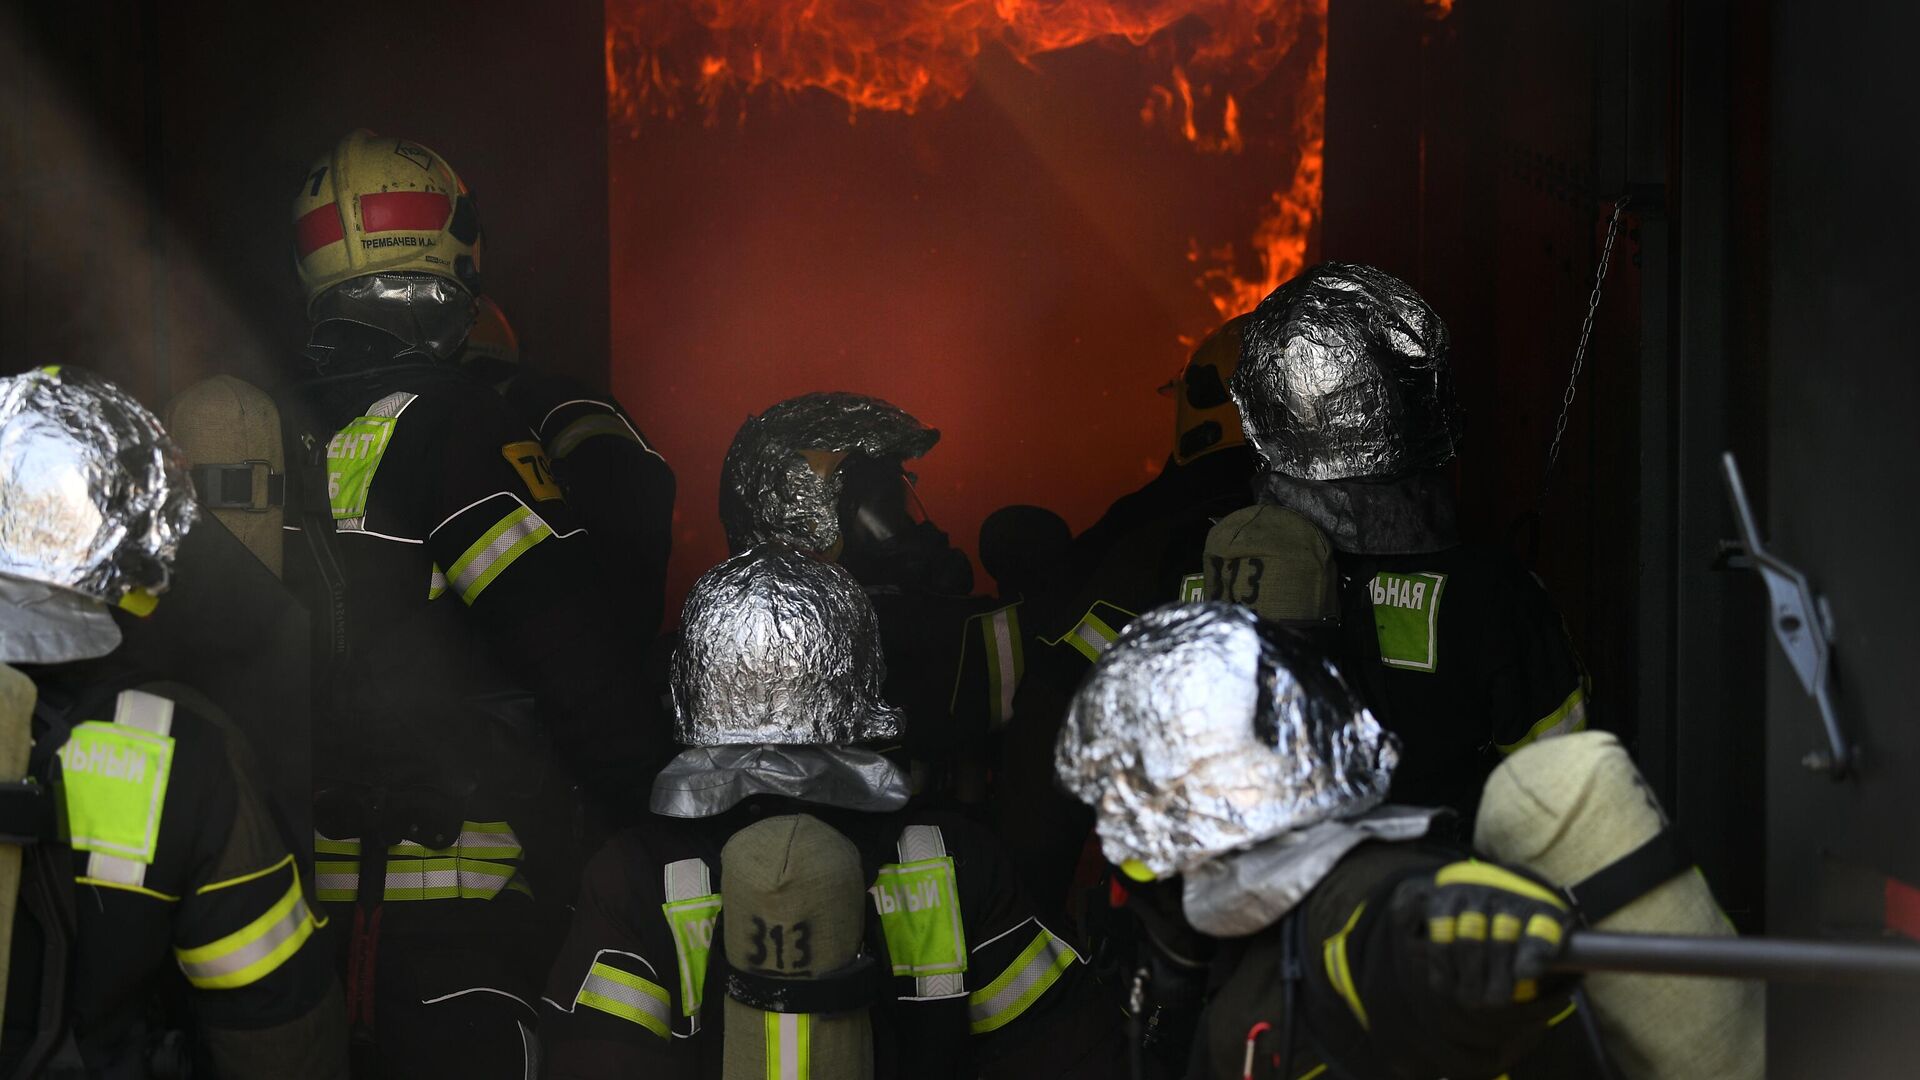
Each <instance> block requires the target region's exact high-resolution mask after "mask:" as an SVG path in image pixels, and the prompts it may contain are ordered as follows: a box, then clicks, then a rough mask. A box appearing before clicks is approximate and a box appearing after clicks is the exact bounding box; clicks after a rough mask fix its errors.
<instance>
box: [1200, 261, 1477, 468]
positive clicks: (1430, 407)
mask: <svg viewBox="0 0 1920 1080" xmlns="http://www.w3.org/2000/svg"><path fill="white" fill-rule="evenodd" d="M1241 335H1242V336H1241V346H1240V367H1239V369H1238V370H1237V371H1235V372H1234V374H1233V379H1232V381H1231V383H1230V384H1229V389H1230V391H1231V392H1232V394H1233V400H1234V402H1235V404H1237V405H1239V406H1240V420H1241V428H1242V430H1244V431H1245V432H1246V436H1247V441H1248V442H1249V443H1251V444H1252V445H1253V448H1254V450H1255V452H1257V453H1258V454H1259V455H1260V458H1261V460H1262V461H1264V462H1265V463H1266V467H1267V468H1268V469H1271V470H1274V471H1277V472H1281V473H1285V474H1286V475H1288V476H1293V477H1298V478H1300V479H1303V480H1346V479H1352V478H1355V477H1368V476H1375V477H1391V476H1399V475H1401V474H1404V473H1407V472H1411V471H1413V470H1416V469H1426V468H1433V467H1435V466H1438V465H1443V464H1445V463H1447V462H1448V461H1451V460H1452V459H1453V456H1454V453H1455V451H1456V449H1457V447H1458V445H1459V442H1460V407H1459V403H1458V402H1457V401H1456V400H1455V398H1454V392H1453V372H1452V369H1451V368H1450V367H1449V365H1448V360H1447V352H1448V336H1447V326H1446V324H1445V323H1444V322H1442V321H1441V320H1440V316H1439V315H1437V314H1435V313H1434V310H1433V309H1432V308H1431V307H1428V306H1427V302H1426V301H1425V300H1423V299H1421V297H1420V294H1419V293H1417V292H1415V291H1414V290H1413V287H1412V286H1411V285H1408V284H1407V283H1406V282H1404V281H1401V280H1400V279H1399V278H1396V277H1394V276H1393V275H1391V274H1387V273H1384V272H1382V271H1380V270H1376V269H1374V268H1373V267H1371V266H1361V265H1359V264H1357V263H1321V264H1320V265H1319V266H1315V267H1312V268H1311V269H1309V270H1306V271H1305V272H1303V273H1301V274H1300V276H1298V277H1296V278H1294V279H1293V280H1291V281H1289V282H1287V283H1286V284H1284V285H1282V286H1280V287H1279V288H1278V289H1275V290H1274V291H1273V292H1272V293H1271V294H1270V295H1268V297H1267V298H1266V299H1265V300H1262V301H1260V306H1259V307H1257V308H1255V309H1254V311H1253V314H1252V315H1251V316H1250V317H1249V318H1248V320H1247V322H1246V324H1245V326H1244V327H1243V328H1242V332H1241Z"/></svg>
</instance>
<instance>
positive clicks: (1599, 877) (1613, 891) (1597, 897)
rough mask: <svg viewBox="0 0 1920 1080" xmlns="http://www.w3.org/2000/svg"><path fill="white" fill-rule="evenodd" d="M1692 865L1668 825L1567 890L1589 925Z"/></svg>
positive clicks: (1684, 848) (1676, 836) (1690, 867)
mask: <svg viewBox="0 0 1920 1080" xmlns="http://www.w3.org/2000/svg"><path fill="white" fill-rule="evenodd" d="M1692 868H1693V860H1692V859H1691V858H1689V857H1688V856H1687V850H1686V846H1685V845H1684V844H1682V843H1681V842H1680V835H1679V833H1677V832H1675V831H1674V829H1673V827H1672V826H1670V825H1669V826H1666V827H1664V828H1662V829H1661V830H1660V831H1659V832H1657V833H1654V834H1653V836H1651V837H1650V838H1648V840H1647V842H1646V843H1644V844H1641V845H1640V846H1639V847H1637V848H1635V849H1633V850H1632V851H1630V852H1628V853H1627V854H1625V855H1622V856H1621V857H1620V858H1618V859H1615V860H1614V861H1613V862H1610V863H1608V864H1607V865H1606V866H1603V867H1601V868H1600V869H1598V870H1596V871H1594V872H1593V873H1592V874H1589V875H1588V876H1587V877H1586V878H1585V879H1584V880H1582V881H1580V882H1577V883H1576V884H1573V885H1569V886H1567V889H1566V892H1567V895H1568V896H1569V897H1571V898H1572V899H1573V906H1574V908H1575V910H1577V911H1579V912H1580V917H1581V918H1582V919H1585V920H1586V921H1587V924H1588V925H1592V924H1594V923H1597V922H1599V921H1600V920H1602V919H1604V918H1606V917H1607V916H1609V915H1612V914H1613V913H1614V912H1616V911H1619V910H1620V909H1621V908H1623V907H1626V906H1627V905H1628V904H1631V903H1633V902H1634V901H1635V900H1638V899H1640V898H1641V897H1642V896H1645V895H1646V894H1648V893H1650V892H1652V891H1653V890H1655V889H1657V888H1659V887H1660V886H1662V885H1665V884H1666V883H1667V882H1669V881H1672V880H1673V879H1674V878H1676V877H1678V876H1680V875H1681V874H1684V873H1686V872H1687V871H1688V870H1691V869H1692Z"/></svg>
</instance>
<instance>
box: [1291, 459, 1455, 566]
mask: <svg viewBox="0 0 1920 1080" xmlns="http://www.w3.org/2000/svg"><path fill="white" fill-rule="evenodd" d="M1258 496H1259V499H1260V501H1261V502H1263V503H1271V504H1272V505H1274V506H1284V507H1286V508H1287V509H1289V510H1292V511H1294V512H1295V513H1298V514H1300V515H1302V516H1303V517H1305V518H1306V519H1307V520H1309V521H1311V522H1313V523H1314V524H1315V525H1318V526H1320V529H1321V531H1323V532H1325V533H1326V534H1327V539H1328V540H1330V541H1332V543H1333V547H1334V550H1335V551H1344V552H1348V553H1350V554H1355V555H1420V554H1425V553H1427V552H1432V551H1444V550H1446V549H1447V548H1450V547H1454V546H1456V545H1458V544H1459V543H1460V530H1459V525H1458V524H1457V522H1456V521H1455V518H1454V506H1453V487H1452V483H1451V481H1450V479H1449V478H1448V476H1447V474H1446V472H1445V471H1443V470H1440V469H1427V470H1424V471H1422V472H1417V473H1413V474H1411V475H1408V476H1404V477H1401V478H1400V479H1398V480H1388V481H1384V482H1382V481H1373V480H1301V479H1298V478H1296V477H1292V476H1288V475H1287V474H1285V473H1281V472H1274V471H1271V470H1269V471H1268V472H1267V473H1266V475H1264V476H1262V477H1261V478H1260V481H1259V490H1258Z"/></svg>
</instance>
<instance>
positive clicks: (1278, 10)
mask: <svg viewBox="0 0 1920 1080" xmlns="http://www.w3.org/2000/svg"><path fill="white" fill-rule="evenodd" d="M1427 4H1428V11H1429V14H1430V15H1433V16H1435V17H1441V18H1444V17H1445V15H1446V14H1447V13H1448V11H1450V10H1451V7H1452V0H1427ZM1326 14H1327V0H679V2H667V0H617V2H616V3H614V4H611V5H609V14H608V22H607V38H606V67H607V72H606V74H607V92H608V108H609V112H610V115H611V118H612V119H613V120H614V121H615V122H616V123H618V124H623V125H625V126H628V127H634V126H637V125H639V124H640V123H641V122H642V120H643V118H645V117H648V116H655V117H665V118H670V117H675V116H679V115H682V114H685V113H687V112H690V111H694V110H698V111H699V112H701V113H703V114H704V116H705V118H706V120H707V121H708V122H713V121H715V120H717V119H718V117H719V115H720V112H721V111H722V109H723V108H725V107H726V106H727V105H728V104H729V103H733V104H735V105H736V106H737V107H738V108H739V109H740V110H742V116H744V109H745V103H746V101H747V99H748V98H749V97H750V96H751V95H754V94H756V93H765V94H770V95H775V96H780V95H797V94H800V93H802V92H805V91H808V90H820V91H825V92H826V93H829V94H832V95H834V96H836V97H838V98H840V99H841V100H843V101H844V102H846V103H847V106H848V109H849V118H850V119H851V118H853V117H856V116H857V115H858V114H859V113H860V111H861V110H876V111H888V112H899V113H906V114H912V113H915V112H918V111H919V110H921V109H929V108H937V107H939V106H941V105H944V104H947V103H949V102H952V101H954V100H957V99H958V98H960V97H962V96H963V95H965V94H966V93H967V92H968V90H970V89H971V88H972V86H973V83H974V78H975V72H976V65H977V63H978V61H979V58H980V55H981V54H982V52H983V51H985V50H987V49H988V48H990V47H997V48H1000V49H1004V50H1005V51H1006V52H1007V53H1008V54H1010V55H1011V56H1012V57H1014V58H1015V59H1017V60H1019V61H1020V62H1022V63H1026V62H1030V61H1032V60H1033V58H1035V57H1037V56H1040V55H1042V54H1045V53H1049V52H1055V51H1058V50H1062V49H1069V48H1073V47H1076V46H1079V45H1084V44H1087V43H1091V42H1107V43H1118V42H1125V43H1127V44H1129V45H1131V46H1133V47H1136V48H1140V49H1142V50H1144V51H1145V52H1146V53H1147V54H1148V56H1149V58H1150V59H1151V60H1152V61H1154V62H1157V63H1160V64H1163V65H1165V67H1164V68H1163V70H1166V71H1167V72H1168V77H1167V82H1166V84H1165V85H1156V86H1154V87H1153V88H1152V90H1151V91H1150V92H1149V95H1148V98H1147V101H1146V102H1145V103H1144V104H1143V105H1142V106H1141V109H1140V116H1141V119H1142V120H1143V121H1144V122H1145V123H1147V124H1149V125H1158V126H1163V127H1166V128H1167V129H1169V130H1171V131H1172V132H1173V133H1174V134H1175V135H1177V136H1178V137H1179V138H1180V139H1181V140H1182V141H1184V142H1185V143H1186V144H1188V145H1190V146H1192V147H1194V148H1195V149H1196V150H1198V151H1200V152H1203V153H1216V154H1236V153H1239V152H1240V151H1241V150H1242V149H1243V147H1244V146H1245V140H1244V137H1243V135H1242V133H1241V126H1240V108H1241V106H1240V103H1239V101H1238V100H1237V99H1236V97H1235V94H1234V88H1236V87H1238V88H1242V89H1244V88H1249V87H1252V86H1254V85H1256V84H1258V83H1259V82H1260V80H1262V79H1263V78H1265V77H1266V76H1267V75H1268V74H1269V73H1270V72H1272V71H1273V70H1274V68H1275V67H1276V66H1278V64H1279V63H1280V61H1281V60H1282V59H1283V58H1284V57H1285V56H1286V55H1287V53H1288V52H1289V51H1290V50H1292V49H1293V48H1295V47H1296V46H1299V45H1306V46H1308V47H1311V48H1313V49H1314V55H1313V58H1312V60H1311V62H1310V63H1309V64H1307V65H1306V73H1305V78H1304V83H1303V85H1301V86H1300V87H1299V88H1298V92H1297V93H1296V94H1295V95H1294V97H1293V100H1294V101H1296V102H1298V103H1299V104H1298V108H1297V111H1296V114H1295V115H1294V117H1293V118H1292V125H1291V132H1290V134H1291V136H1292V139H1293V141H1294V145H1295V146H1297V147H1298V150H1299V161H1298V164H1297V166H1296V167H1295V169H1294V172H1293V176H1292V177H1291V179H1290V182H1289V183H1288V185H1287V187H1286V188H1284V189H1282V190H1279V191H1275V192H1274V193H1273V194H1272V195H1271V197H1270V201H1269V202H1268V204H1267V205H1266V206H1265V207H1263V209H1262V211H1261V216H1260V222H1259V224H1258V225H1257V226H1256V227H1255V228H1254V230H1253V236H1252V240H1251V244H1250V246H1249V248H1248V249H1247V250H1246V251H1245V253H1244V254H1243V253H1241V252H1237V251H1236V250H1235V249H1234V248H1233V247H1232V246H1225V247H1220V248H1216V249H1212V250H1208V251H1206V252H1202V251H1201V250H1200V247H1199V245H1198V242H1197V241H1196V242H1195V243H1194V245H1193V246H1192V248H1191V249H1190V251H1189V252H1188V258H1189V259H1190V260H1191V261H1192V262H1193V263H1194V264H1195V265H1196V266H1199V267H1200V270H1199V274H1198V276H1197V277H1196V279H1195V283H1196V285H1198V286H1199V287H1200V288H1201V289H1202V290H1203V291H1204V292H1205V293H1206V295H1207V297H1208V299H1209V300H1211V301H1212V303H1213V306H1214V308H1215V309H1216V310H1217V311H1218V313H1219V314H1220V316H1221V317H1222V318H1227V317H1231V316H1233V315H1237V314H1239V313H1241V312H1243V311H1248V310H1251V309H1252V308H1253V307H1254V305H1256V304H1258V303H1259V302H1260V300H1261V299H1262V298H1263V297H1265V296H1266V294H1267V293H1269V292H1271V291H1272V290H1273V288H1274V287H1275V286H1277V285H1279V284H1280V283H1281V282H1283V281H1285V280H1287V279H1288V278H1290V277H1292V276H1293V275H1294V274H1296V273H1298V272H1299V271H1300V270H1301V268H1302V267H1303V266H1304V265H1305V263H1306V259H1307V251H1308V245H1309V239H1310V237H1311V235H1312V232H1313V227H1314V224H1315V222H1316V221H1317V220H1318V218H1319V215H1320V198H1321V172H1322V163H1323V161H1322V151H1323V145H1324V141H1325V139H1324V134H1325V116H1326V108H1325V106H1326V70H1327V68H1326ZM1216 117H1217V121H1216ZM1216 123H1217V128H1216V127H1215V124H1216Z"/></svg>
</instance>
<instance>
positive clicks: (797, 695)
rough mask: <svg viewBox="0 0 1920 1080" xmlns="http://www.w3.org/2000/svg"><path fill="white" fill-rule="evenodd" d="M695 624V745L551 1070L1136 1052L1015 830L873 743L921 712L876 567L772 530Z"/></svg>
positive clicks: (643, 837) (627, 870)
mask: <svg viewBox="0 0 1920 1080" xmlns="http://www.w3.org/2000/svg"><path fill="white" fill-rule="evenodd" d="M682 626H683V636H682V639H681V642H680V645H679V648H678V650H677V651H676V653H675V656H674V659H673V673H672V688H673V689H672V692H673V700H674V709H675V724H676V735H677V738H678V741H679V742H681V743H682V744H684V745H686V746H687V750H686V751H685V752H684V753H682V754H681V755H680V756H679V757H677V758H676V759H674V761H673V762H672V763H671V764H669V765H668V766H667V767H666V768H665V769H664V770H662V771H661V773H660V775H659V777H658V778H657V779H656V780H655V782H654V785H653V790H652V808H653V810H654V811H655V812H656V813H657V814H659V815H662V816H661V817H659V818H658V819H656V820H654V821H651V822H649V823H647V824H644V825H640V826H636V827H634V828H632V829H630V830H628V831H627V832H624V833H622V834H620V835H618V836H617V837H615V838H614V840H613V841H612V842H611V843H610V844H609V845H608V846H607V847H606V848H605V849H604V850H602V851H601V852H600V854H599V855H598V856H597V857H596V858H595V859H594V860H593V862H592V863H591V865H590V866H589V867H588V870H587V876H586V883H585V886H584V887H583V889H582V891H581V897H580V903H579V908H578V914H577V915H576V917H575V919H574V923H573V929H572V932H571V934H570V935H569V936H568V938H567V942H566V944H565V946H564V947H563V948H562V950H561V952H560V956H559V959H558V960H557V961H556V962H555V964H554V967H553V974H552V978H551V980H550V982H549V984H548V990H547V1005H548V1006H549V1008H548V1010H547V1012H546V1026H545V1027H544V1028H543V1044H544V1046H545V1049H546V1051H547V1054H548V1058H547V1061H548V1070H549V1072H548V1075H549V1076H552V1077H563V1078H568V1080H576V1078H599V1077H605V1078H614V1077H624V1076H648V1077H659V1078H662V1080H669V1078H675V1077H716V1076H720V1075H721V1074H722V1066H723V1062H725V1063H726V1064H725V1074H726V1075H728V1076H736V1075H755V1076H809V1075H812V1076H819V1077H828V1076H831V1077H836V1078H838V1077H845V1078H848V1080H860V1078H866V1077H881V1078H892V1077H910V1078H914V1080H936V1078H940V1077H963V1076H964V1077H979V1076H1006V1077H1032V1076H1061V1077H1075V1076H1089V1077H1092V1076H1098V1077H1109V1076H1112V1075H1114V1069H1115V1067H1116V1065H1117V1062H1118V1059H1117V1058H1116V1057H1114V1056H1113V1055H1114V1053H1115V1048H1116V1046H1117V1040H1116V1039H1114V1038H1113V1037H1112V1035H1113V1033H1112V1032H1110V1031H1109V1030H1108V1028H1109V1024H1108V1020H1107V1016H1108V1014H1107V1013H1106V1011H1105V1010H1104V1009H1102V1008H1100V1006H1099V1004H1098V1002H1097V1000H1096V999H1095V998H1094V996H1093V995H1092V992H1091V986H1090V984H1089V982H1088V981H1087V979H1086V977H1085V971H1084V968H1083V965H1082V963H1081V961H1080V957H1079V954H1078V953H1077V952H1076V951H1075V950H1074V948H1073V946H1071V945H1070V944H1068V943H1067V942H1066V941H1065V940H1063V939H1062V938H1060V937H1059V936H1057V935H1056V934H1055V933H1054V932H1053V931H1052V930H1051V929H1050V928H1049V927H1048V926H1047V925H1046V924H1045V923H1043V922H1041V921H1040V919H1038V918H1037V917H1036V916H1035V913H1034V911H1033V910H1032V908H1031V906H1030V905H1029V904H1028V903H1027V902H1026V899H1025V896H1024V893H1023V891H1022V890H1021V888H1020V887H1019V885H1018V883H1017V881H1016V880H1015V878H1014V876H1013V874H1012V873H1011V871H1010V869H1009V867H1008V866H1007V864H1006V863H1005V861H1004V859H1002V858H1001V857H1000V855H999V853H998V851H997V849H996V848H995V846H994V844H993V842H992V838H991V837H990V836H989V835H988V834H986V833H984V832H983V831H982V830H981V829H980V828H979V827H978V826H976V825H974V824H972V823H971V822H969V821H968V820H966V819H964V818H961V817H958V816H952V815H946V814H940V813H935V812H925V811H916V810H911V809H903V808H904V807H906V805H907V801H908V794H909V791H908V780H907V777H906V775H905V773H904V772H903V770H902V769H901V768H900V767H899V766H898V765H897V764H895V762H894V761H893V760H891V759H890V758H888V757H886V756H883V755H882V754H881V753H878V752H876V751H875V750H874V749H872V747H874V746H877V745H885V744H886V743H888V742H890V741H892V740H894V739H896V738H898V736H899V735H900V731H901V728H902V727H903V726H904V725H909V724H911V723H912V718H911V716H910V714H905V713H904V712H903V711H902V710H899V709H896V708H895V707H893V706H892V705H889V704H887V703H886V701H885V700H884V699H883V698H882V697H881V686H882V683H883V681H884V679H885V663H884V660H883V658H882V656H881V654H880V650H879V647H878V644H879V643H878V634H879V627H878V624H877V619H876V616H875V614H874V611H873V608H872V606H871V605H870V603H869V602H868V600H867V598H866V596H865V595H863V593H862V590H861V588H860V585H859V584H858V583H857V582H856V581H855V580H854V579H853V578H852V576H850V575H849V574H848V573H847V572H846V571H845V570H843V569H841V568H840V567H837V566H834V565H832V564H830V563H827V562H823V561H820V560H817V559H813V558H810V557H808V556H805V555H803V554H801V553H799V552H797V551H794V550H792V549H791V548H788V547H786V546H784V545H781V544H778V543H770V544H765V545H760V546H756V547H753V548H751V549H749V550H748V551H746V552H744V553H742V554H739V555H735V556H734V557H732V558H731V559H729V560H728V561H726V562H725V563H722V564H721V565H720V566H718V567H716V568H715V569H713V570H711V571H709V572H708V573H707V574H706V575H705V576H703V577H702V578H701V579H700V580H699V582H697V583H696V584H695V585H694V587H693V590H692V592H691V593H690V594H689V596H688V597H687V602H686V608H685V611H684V614H683V618H682ZM789 870H790V871H791V872H788V871H789ZM821 870H830V871H832V872H831V873H826V872H818V871H821ZM776 911H781V912H784V914H782V915H779V916H778V917H776V916H775V915H774V914H773V912H776ZM862 956H864V957H865V958H864V959H862ZM861 1013H865V1014H866V1015H865V1017H864V1018H862V1017H860V1015H859V1014H861ZM848 1017H851V1018H853V1019H852V1021H851V1022H850V1023H845V1024H843V1023H841V1022H840V1021H841V1018H848ZM862 1025H864V1026H862ZM863 1032H870V1035H863V1034H862V1033H863ZM809 1044H810V1046H811V1049H810V1050H809V1049H807V1048H806V1047H807V1046H808V1045H809ZM796 1047H799V1049H796ZM743 1062H744V1063H747V1064H744V1065H743V1064H742V1063H743Z"/></svg>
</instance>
